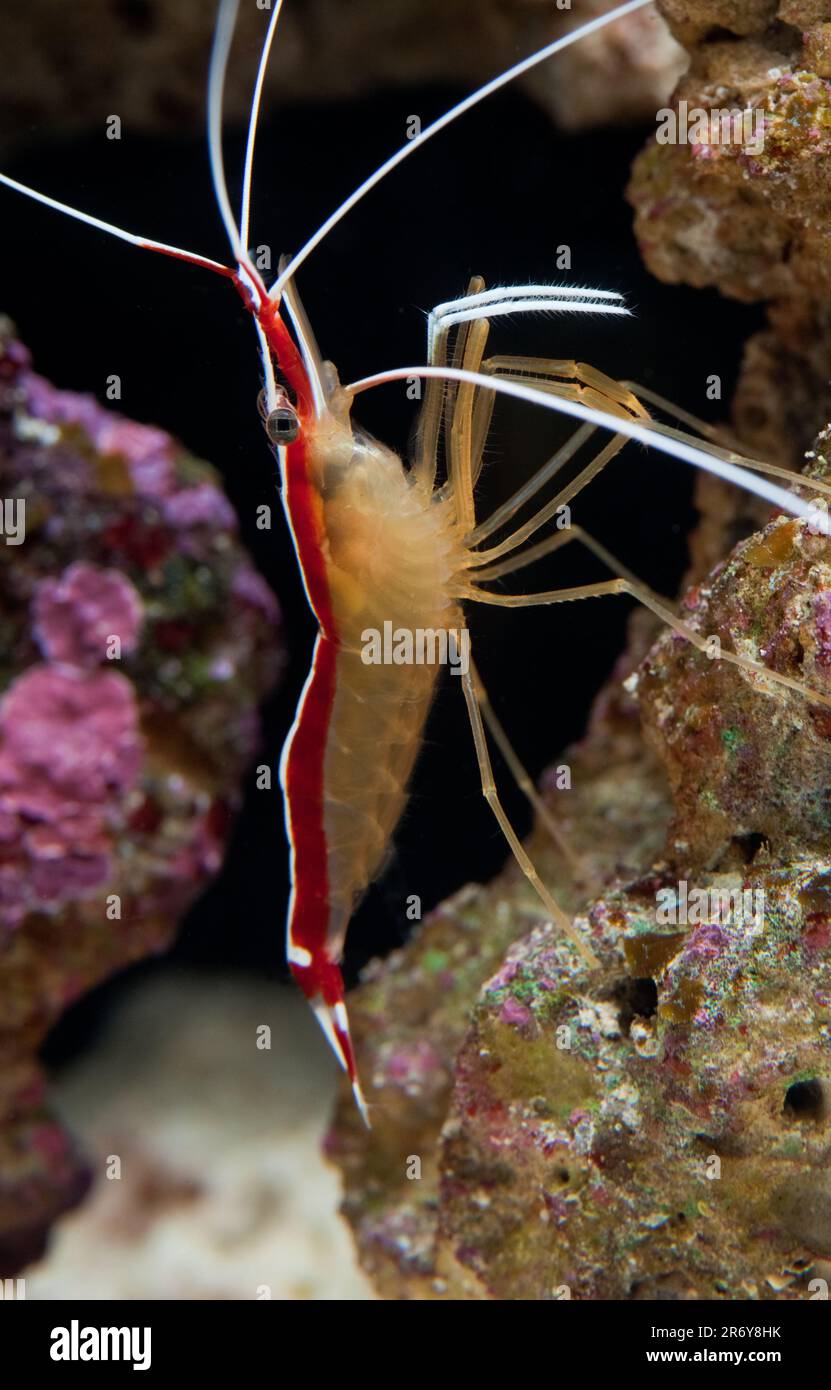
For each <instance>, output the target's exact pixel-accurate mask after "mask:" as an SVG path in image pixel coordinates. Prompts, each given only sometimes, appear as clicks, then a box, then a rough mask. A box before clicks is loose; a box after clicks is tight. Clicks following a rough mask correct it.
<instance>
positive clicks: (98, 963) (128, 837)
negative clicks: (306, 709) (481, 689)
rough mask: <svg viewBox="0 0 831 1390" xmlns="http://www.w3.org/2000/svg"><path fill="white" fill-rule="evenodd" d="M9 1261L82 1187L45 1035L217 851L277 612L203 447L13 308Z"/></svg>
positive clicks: (171, 923)
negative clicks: (70, 361)
mask: <svg viewBox="0 0 831 1390" xmlns="http://www.w3.org/2000/svg"><path fill="white" fill-rule="evenodd" d="M0 497H2V503H0V519H2V535H0V633H2V643H0V1276H3V1275H8V1274H11V1273H13V1272H14V1271H15V1270H16V1269H18V1268H20V1267H21V1266H22V1265H24V1264H26V1263H27V1262H29V1261H30V1260H31V1259H33V1258H35V1257H36V1256H37V1255H38V1253H39V1252H40V1250H41V1249H42V1247H43V1243H44V1240H45V1236H46V1234H47V1232H48V1229H49V1225H50V1223H51V1222H52V1220H54V1218H55V1217H56V1215H58V1214H59V1213H60V1212H61V1211H62V1210H64V1209H65V1208H66V1207H67V1206H69V1205H71V1204H72V1203H73V1202H75V1201H77V1200H78V1199H79V1197H80V1196H81V1195H82V1193H83V1190H84V1188H85V1185H86V1182H87V1180H88V1179H87V1175H86V1173H85V1169H84V1166H83V1161H82V1159H81V1158H80V1157H79V1155H78V1154H77V1152H76V1151H75V1148H74V1145H73V1143H72V1140H71V1138H70V1137H69V1136H68V1135H67V1134H65V1133H64V1132H63V1131H62V1129H61V1128H60V1126H59V1124H58V1123H57V1122H56V1121H55V1120H53V1119H52V1118H51V1117H50V1116H49V1112H48V1108H47V1105H46V1101H45V1095H44V1090H45V1088H44V1080H43V1076H42V1073H41V1071H40V1068H39V1066H38V1063H37V1061H36V1060H35V1058H36V1051H37V1049H38V1047H39V1046H40V1044H41V1042H42V1040H43V1038H44V1036H45V1035H46V1033H47V1032H48V1030H49V1028H50V1027H51V1025H52V1024H53V1023H54V1022H55V1021H56V1019H57V1018H58V1017H59V1016H60V1014H61V1013H62V1012H63V1010H64V1009H65V1008H66V1007H67V1005H69V1004H70V1003H71V1002H72V1001H73V1000H75V999H77V998H78V997H79V996H80V995H82V994H83V993H85V992H86V991H87V990H89V989H90V988H91V987H92V986H93V985H94V984H96V983H97V982H98V981H100V980H102V979H105V978H106V977H107V976H108V975H110V974H112V973H113V972H114V971H117V970H118V969H120V968H122V967H123V966H125V965H127V964H129V963H130V962H132V961H136V960H139V959H141V957H143V956H146V955H148V954H151V953H157V952H159V951H160V950H162V949H163V948H164V947H165V946H166V945H167V944H168V943H169V942H170V940H171V938H172V936H173V934H174V932H175V929H176V926H177V923H178V921H179V920H180V918H181V916H182V914H183V913H184V912H185V910H186V909H187V907H188V906H189V905H190V903H192V902H193V900H194V898H195V897H196V896H197V895H198V893H199V892H200V890H201V889H202V888H203V887H204V886H205V885H206V883H207V882H208V880H209V879H210V877H211V875H212V874H213V873H215V872H216V870H217V869H218V867H219V865H220V863H221V859H222V854H223V850H224V846H225V843H226V840H227V836H228V832H229V828H230V825H231V822H232V818H233V812H234V810H235V807H236V806H237V805H238V802H239V787H240V781H241V777H242V775H243V773H244V771H245V769H246V767H247V765H248V764H249V762H250V760H251V758H252V757H253V755H254V753H255V751H256V749H257V747H258V744H259V723H258V717H257V709H258V704H259V702H260V700H261V699H262V698H263V696H264V695H265V693H266V692H267V691H268V689H269V688H270V687H271V686H272V685H273V683H274V681H275V678H276V676H277V674H278V672H279V666H280V648H279V643H278V641H277V627H278V616H279V615H278V610H277V605H276V602H275V599H274V597H273V595H272V593H271V591H270V590H269V588H268V586H267V585H266V584H265V582H264V581H263V580H262V578H261V577H260V576H259V575H258V574H257V572H256V571H255V570H254V569H253V567H252V565H251V563H250V561H249V560H248V558H247V556H246V554H245V552H244V550H243V549H242V546H241V545H240V542H239V540H238V539H237V535H236V523H235V519H234V514H233V511H232V510H231V507H230V505H229V503H228V501H227V498H226V497H225V496H224V494H223V492H222V491H221V488H220V486H219V484H218V481H217V479H216V477H215V476H214V474H213V473H212V471H211V470H210V469H209V468H208V466H207V465H205V464H203V463H201V462H199V461H197V460H195V459H193V458H191V457H190V456H189V455H188V454H187V453H186V452H185V451H184V450H183V449H182V447H181V446H180V445H178V444H177V443H176V441H175V440H173V439H172V438H171V437H170V436H169V435H167V434H166V433H165V432H164V431H163V430H160V429H156V428H152V427H149V426H146V425H140V424H136V423H134V422H133V421H130V420H125V419H123V418H121V417H120V416H118V415H115V414H113V413H112V412H111V411H109V410H105V409H104V408H103V407H102V406H100V405H99V404H98V403H97V402H96V401H94V400H93V398H92V397H89V396H81V395H76V394H73V393H71V392H66V391H59V390H56V389H55V388H54V387H53V386H52V385H51V384H50V383H49V382H47V381H45V380H44V379H43V378H42V377H40V376H38V375H37V374H36V373H35V372H33V371H32V369H31V366H30V362H29V357H28V354H27V352H26V350H25V349H24V348H23V347H22V346H21V345H20V343H19V342H17V341H16V339H15V338H14V334H13V332H12V330H11V327H10V325H9V324H8V323H7V322H0Z"/></svg>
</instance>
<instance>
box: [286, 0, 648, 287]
mask: <svg viewBox="0 0 831 1390" xmlns="http://www.w3.org/2000/svg"><path fill="white" fill-rule="evenodd" d="M651 4H652V0H628V3H627V4H625V5H618V7H617V9H614V10H610V11H609V12H608V14H602V15H598V16H597V17H596V18H595V19H590V20H588V21H587V23H585V24H581V25H580V26H579V27H578V28H577V29H572V30H571V31H570V32H569V33H568V34H563V36H562V37H561V38H559V39H555V40H554V42H553V43H549V44H546V46H545V48H541V49H539V50H538V52H536V53H532V54H531V56H530V57H529V58H523V59H522V61H521V62H519V63H515V64H514V66H513V67H511V68H508V69H506V71H505V72H503V73H500V74H499V76H498V77H493V78H491V80H490V82H486V83H485V84H484V86H482V87H478V88H477V90H476V91H475V92H471V94H470V96H467V97H465V98H464V99H463V100H462V101H460V102H458V104H457V105H456V106H452V107H451V108H450V110H449V111H445V113H444V115H443V116H439V118H438V120H436V121H433V123H432V125H428V126H425V127H424V129H423V130H422V131H421V132H420V133H419V134H418V135H415V136H413V138H412V140H408V141H407V143H406V145H402V146H401V148H400V149H399V150H396V152H395V154H393V155H390V157H389V159H387V160H385V161H384V163H383V164H381V165H379V166H378V168H377V169H376V170H375V172H374V173H372V174H370V176H369V178H367V179H364V181H363V183H362V184H360V185H359V187H358V188H356V189H355V191H354V193H350V195H349V197H348V198H347V199H346V200H345V202H343V203H341V205H340V207H338V208H336V209H335V211H334V212H333V213H332V214H331V216H330V217H327V219H326V221H325V222H323V223H322V224H321V225H320V226H319V227H318V229H317V231H316V232H315V233H314V236H311V237H310V238H309V240H308V241H307V242H306V244H305V246H302V247H301V249H300V250H299V251H298V252H297V255H296V256H293V257H292V259H291V261H290V262H289V264H288V265H287V266H286V268H285V270H284V271H282V272H281V274H280V275H278V277H277V279H276V280H275V282H274V284H273V285H272V287H271V290H270V292H269V293H270V295H271V297H272V298H273V299H279V297H280V295H281V294H282V292H283V286H284V285H285V284H286V282H287V281H288V280H290V279H291V278H292V276H293V275H295V274H296V272H297V271H298V269H299V268H300V266H301V265H302V264H303V262H304V261H305V259H306V257H307V256H310V255H311V253H312V251H314V249H315V247H316V246H319V245H320V243H321V242H322V241H323V238H324V237H326V236H328V235H329V232H330V231H331V230H332V228H333V227H335V226H337V224H338V222H340V220H341V218H343V217H345V216H346V214H347V213H348V212H351V211H352V208H354V207H355V205H356V203H359V202H360V201H361V199H362V198H363V197H365V195H366V194H367V193H369V191H370V189H372V188H374V187H375V185H376V184H377V183H380V182H381V180H382V179H384V178H386V176H387V174H389V173H390V172H391V171H392V170H393V169H395V168H397V167H398V165H399V164H401V163H402V162H403V161H404V160H405V159H407V158H408V156H409V155H411V154H414V153H415V151H416V150H417V149H419V148H420V147H421V146H422V145H423V144H425V143H426V142H427V141H428V140H430V139H432V137H433V136H434V135H438V133H439V131H440V130H444V129H445V127H446V126H449V125H451V124H452V122H453V121H455V120H457V119H458V117H459V116H463V115H464V114H465V112H466V111H470V110H471V109H472V107H474V106H478V104H479V102H480V101H484V100H485V98H486V97H489V96H491V95H492V93H493V92H498V91H499V89H500V88H501V87H506V86H507V85H508V83H509V82H513V80H514V78H515V77H521V76H522V75H523V74H524V73H526V72H530V71H531V69H532V68H535V67H538V66H539V64H540V63H544V62H545V61H546V59H548V58H551V57H553V55H554V54H555V53H559V52H560V50H561V49H563V48H568V47H569V46H570V45H571V44H573V43H577V42H578V41H579V40H580V39H583V38H586V36H587V35H589V34H594V33H596V32H597V31H598V29H604V28H605V27H606V25H607V24H614V22H615V20H618V19H623V18H625V16H626V15H628V14H633V13H634V12H635V10H641V9H643V8H644V6H645V5H651Z"/></svg>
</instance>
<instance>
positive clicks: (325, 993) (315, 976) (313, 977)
mask: <svg viewBox="0 0 831 1390" xmlns="http://www.w3.org/2000/svg"><path fill="white" fill-rule="evenodd" d="M291 971H292V974H293V976H294V978H295V980H296V981H297V983H298V984H299V985H300V988H301V989H302V990H303V993H304V994H305V995H306V998H307V999H308V1001H309V1004H310V1005H311V1007H312V1010H313V1011H314V1014H315V1017H316V1019H317V1021H318V1023H319V1024H320V1026H321V1028H322V1029H323V1032H324V1033H325V1035H326V1037H327V1039H328V1041H329V1045H330V1047H331V1048H332V1051H333V1052H334V1054H335V1056H336V1057H337V1059H338V1061H339V1062H340V1064H341V1066H342V1067H343V1069H344V1071H345V1072H346V1075H347V1076H348V1077H349V1081H350V1084H351V1086H352V1094H353V1095H354V1097H355V1104H356V1105H357V1107H358V1109H359V1111H360V1113H361V1119H362V1120H363V1122H364V1124H365V1125H366V1127H367V1129H371V1128H372V1125H371V1124H370V1120H369V1106H368V1105H367V1101H366V1097H365V1095H364V1093H363V1089H362V1087H361V1082H360V1078H359V1076H358V1068H357V1065H356V1062H355V1051H354V1048H353V1046H352V1037H351V1035H350V1032H349V1017H348V1015H347V1012H346V1003H345V999H344V988H343V976H342V974H341V970H340V966H339V965H337V964H336V963H335V962H334V961H332V960H329V959H328V958H324V959H323V960H319V961H315V962H314V963H313V964H312V965H311V966H309V967H303V966H296V965H294V964H292V966H291Z"/></svg>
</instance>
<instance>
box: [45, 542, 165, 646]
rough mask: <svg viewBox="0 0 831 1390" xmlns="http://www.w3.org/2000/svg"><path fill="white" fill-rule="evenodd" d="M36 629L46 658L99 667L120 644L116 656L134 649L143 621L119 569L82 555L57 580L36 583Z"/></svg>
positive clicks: (131, 589) (134, 593)
mask: <svg viewBox="0 0 831 1390" xmlns="http://www.w3.org/2000/svg"><path fill="white" fill-rule="evenodd" d="M32 616H33V619H34V633H35V637H36V639H37V641H38V643H39V645H40V648H41V651H42V652H43V654H44V656H46V657H48V658H49V660H50V661H64V662H70V663H73V664H75V665H77V666H99V665H100V664H101V662H102V661H104V660H105V658H107V657H108V656H111V655H112V653H110V652H108V649H107V644H108V642H109V640H110V639H111V638H112V637H116V638H117V639H118V643H119V655H122V656H126V655H128V654H129V653H130V652H132V651H134V650H135V648H136V644H137V642H138V636H139V630H140V628H141V623H142V617H143V613H142V604H141V599H140V597H139V595H138V593H137V591H136V589H135V586H134V585H133V584H131V583H130V581H129V579H125V578H124V576H123V575H121V574H119V572H118V570H113V569H109V570H102V569H99V568H98V567H97V566H96V565H88V564H86V563H85V562H84V561H83V560H79V561H78V563H77V564H74V565H70V566H69V568H68V569H66V570H64V572H63V574H61V575H59V576H58V578H57V579H44V580H42V581H41V583H40V584H39V585H38V587H37V589H36V591H35V596H34V600H33V605H32Z"/></svg>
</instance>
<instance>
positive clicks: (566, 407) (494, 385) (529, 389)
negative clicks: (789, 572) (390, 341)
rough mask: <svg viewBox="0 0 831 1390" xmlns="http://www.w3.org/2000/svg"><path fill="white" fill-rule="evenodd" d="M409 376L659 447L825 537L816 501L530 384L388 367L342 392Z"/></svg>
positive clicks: (457, 371) (828, 521) (827, 526)
mask: <svg viewBox="0 0 831 1390" xmlns="http://www.w3.org/2000/svg"><path fill="white" fill-rule="evenodd" d="M412 377H422V378H430V377H435V378H436V379H437V380H439V381H461V382H467V383H469V384H470V385H471V386H483V387H485V388H486V389H487V390H488V391H496V392H499V393H501V394H502V395H504V396H514V397H515V398H516V399H517V400H520V401H527V402H528V403H529V404H530V405H541V406H543V407H544V408H545V409H546V410H554V411H557V413H558V414H561V415H572V416H574V418H575V419H577V420H586V421H588V422H589V424H592V425H600V426H601V428H603V429H608V430H612V431H613V433H614V434H625V435H626V436H627V437H628V438H629V439H637V440H639V441H640V442H641V444H648V445H649V446H650V447H651V448H655V449H659V450H660V451H661V453H664V454H671V455H672V456H673V457H674V458H677V459H682V460H683V461H684V463H691V464H693V465H694V466H695V467H696V468H703V469H704V470H705V471H706V472H707V473H715V475H716V476H717V477H719V478H724V479H725V480H726V482H728V483H736V484H737V485H738V486H739V487H742V488H744V489H745V491H746V492H753V493H755V494H756V496H757V497H762V498H764V500H765V501H766V502H770V504H771V505H772V506H774V507H779V508H781V509H782V510H783V511H787V512H791V513H792V514H793V515H794V516H801V517H804V518H808V519H810V520H811V522H812V524H813V525H814V526H815V527H816V529H817V530H819V531H821V532H822V533H823V535H826V536H830V535H831V517H829V514H828V513H827V512H826V511H825V509H824V508H820V507H817V505H816V503H811V502H805V501H803V499H802V498H801V497H797V496H796V494H795V493H793V492H786V491H785V489H784V488H781V487H777V486H776V484H775V483H769V482H768V481H767V480H766V479H765V478H760V477H758V476H757V475H756V474H755V473H751V472H750V471H749V469H746V468H741V467H739V465H738V464H735V463H728V461H727V460H726V459H721V458H717V457H716V456H715V455H713V454H710V453H708V452H707V450H706V449H700V448H698V446H697V445H695V444H687V443H685V441H684V440H682V439H673V438H670V437H669V436H668V435H665V434H659V433H658V432H657V431H656V430H653V429H650V427H649V426H648V425H646V424H644V423H642V422H641V421H638V420H631V419H628V418H627V417H625V416H622V415H612V413H611V412H610V411H606V410H597V409H596V408H595V407H594V406H590V405H583V403H582V401H571V400H568V399H566V398H565V397H562V396H551V395H549V394H548V393H547V392H546V391H537V390H535V389H534V387H533V386H524V385H522V383H521V382H517V381H510V380H507V379H506V378H504V377H497V376H488V375H486V374H485V373H484V372H468V371H465V370H464V368H463V367H394V368H392V369H390V370H389V371H386V372H378V373H377V374H376V375H375V376H366V377H362V378H361V380H360V381H353V382H352V383H351V385H349V386H346V387H345V388H344V389H345V390H346V391H350V392H352V394H353V395H357V394H358V393H359V392H361V391H369V390H371V389H372V387H374V386H383V385H385V384H386V383H387V382H390V381H406V380H408V379H410V378H412ZM794 482H795V483H800V482H801V483H804V484H805V485H806V486H810V480H809V479H804V478H801V477H800V476H799V475H798V474H796V475H795V476H794Z"/></svg>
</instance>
